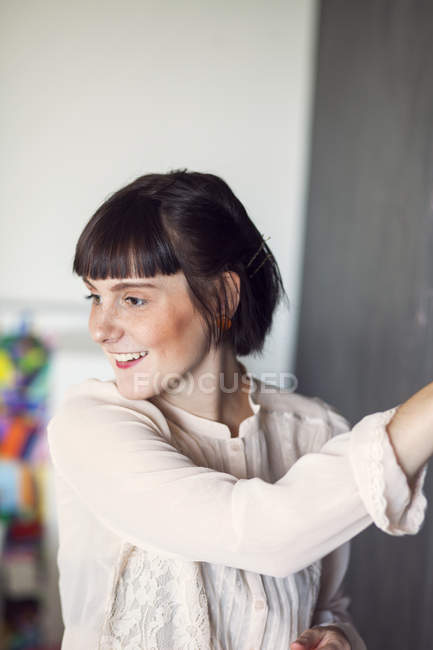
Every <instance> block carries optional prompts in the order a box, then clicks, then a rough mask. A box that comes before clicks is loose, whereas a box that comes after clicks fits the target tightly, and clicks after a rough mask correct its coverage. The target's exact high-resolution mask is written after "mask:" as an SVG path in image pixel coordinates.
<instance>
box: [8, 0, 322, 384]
mask: <svg viewBox="0 0 433 650" xmlns="http://www.w3.org/2000/svg"><path fill="white" fill-rule="evenodd" d="M315 21H316V3H315V2H314V0H248V1H246V0H231V1H229V0H226V1H225V2H224V1H220V2H209V1H206V0H201V1H200V2H199V1H193V0H173V1H170V0H159V1H158V2H156V1H150V0H141V1H138V0H126V1H122V2H120V1H119V2H113V1H111V0H110V1H104V2H102V1H99V2H98V1H96V2H93V3H88V2H84V0H75V1H74V2H66V1H64V2H61V1H60V2H59V0H32V1H29V0H27V1H23V2H19V3H3V4H2V8H1V19H0V25H1V26H0V80H1V87H2V89H3V92H2V102H1V122H0V124H1V136H0V137H1V149H2V154H3V155H2V156H1V159H0V214H1V248H0V277H1V287H0V300H1V301H2V305H3V314H5V312H6V311H7V312H8V313H9V312H11V310H14V309H15V307H16V306H21V305H26V306H30V307H36V309H37V311H36V312H34V313H35V315H36V319H38V318H39V316H38V314H39V313H41V312H45V311H46V306H45V304H44V302H42V301H48V304H49V305H51V303H52V304H53V306H55V307H56V308H58V309H59V310H60V309H61V310H65V309H69V307H70V306H72V307H73V308H74V313H75V314H77V317H76V318H78V321H79V320H80V318H81V323H82V325H80V328H81V329H82V330H83V332H84V334H83V336H84V337H86V336H87V334H86V332H85V328H86V315H87V310H86V308H85V307H84V304H81V303H84V301H83V300H82V296H83V295H84V291H83V286H82V284H81V281H80V280H78V278H75V277H73V276H72V274H71V264H72V258H73V252H74V245H75V242H76V240H77V238H78V236H79V233H80V232H81V230H82V228H83V226H84V224H85V223H86V221H87V220H88V218H89V217H90V216H91V214H92V213H93V211H94V210H95V209H96V207H97V206H98V205H99V204H100V203H101V202H102V201H103V200H104V199H105V198H106V197H107V196H108V195H109V194H110V193H112V192H113V191H114V190H116V189H118V188H119V187H120V186H122V185H124V184H125V183H127V182H129V181H131V180H132V179H134V178H135V177H136V176H138V175H141V174H144V173H147V172H153V171H168V170H169V169H172V168H176V167H187V168H188V169H192V170H198V171H209V172H212V173H216V174H218V175H220V176H222V177H223V178H224V179H225V180H226V181H227V182H228V183H229V185H230V186H231V187H232V188H233V190H234V191H235V193H236V194H237V195H238V197H239V198H240V200H241V201H242V202H243V203H244V204H245V206H246V208H247V210H248V211H249V214H250V216H251V218H252V219H253V221H254V222H255V223H256V224H257V226H258V227H259V230H260V231H261V232H264V233H265V235H266V236H269V235H270V236H271V239H270V241H269V242H268V244H269V245H270V247H271V249H272V250H273V252H274V253H275V255H276V257H277V259H278V261H279V264H280V267H281V271H282V274H283V277H284V280H285V286H286V290H287V293H288V295H289V298H290V301H291V305H292V307H291V311H290V312H288V311H287V309H285V308H281V309H280V311H279V313H278V315H277V319H276V323H275V327H274V331H273V334H272V337H271V338H270V339H269V342H268V345H267V348H266V356H265V359H264V361H263V362H258V361H256V360H252V361H251V362H249V361H248V360H246V361H247V365H248V367H249V368H250V369H251V370H253V371H257V372H258V371H274V372H280V371H287V370H288V369H291V365H292V358H293V352H294V343H295V336H296V324H297V310H298V306H299V290H300V265H301V261H302V245H303V231H304V224H303V208H304V191H305V178H306V174H305V170H306V167H307V164H308V160H307V152H308V137H309V123H310V117H309V116H310V106H311V87H312V61H313V54H314V46H315ZM77 305H78V306H79V307H77ZM88 308H89V307H88V305H87V309H88ZM79 314H81V316H79ZM67 338H68V337H66V339H67ZM83 345H84V344H83Z"/></svg>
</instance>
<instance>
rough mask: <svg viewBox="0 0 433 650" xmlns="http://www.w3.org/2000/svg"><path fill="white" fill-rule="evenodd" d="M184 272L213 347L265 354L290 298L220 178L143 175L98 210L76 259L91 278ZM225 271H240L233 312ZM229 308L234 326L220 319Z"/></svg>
mask: <svg viewBox="0 0 433 650" xmlns="http://www.w3.org/2000/svg"><path fill="white" fill-rule="evenodd" d="M261 245H262V248H260V247H261ZM257 251H259V252H258V254H257V255H255V253H256V252H257ZM254 255H255V257H254V259H253V260H252V258H253V256H254ZM266 256H268V258H267V259H266ZM251 260H252V262H251V264H250V265H248V262H249V261H251ZM259 267H260V268H259ZM178 271H182V272H183V273H184V275H185V278H186V280H187V285H188V291H189V295H190V298H191V301H192V303H193V305H194V307H195V308H196V309H197V310H198V312H199V313H200V314H201V316H202V319H203V322H204V326H205V331H206V338H207V352H209V351H210V349H211V346H212V345H213V346H215V347H218V346H219V345H220V344H221V343H222V342H223V341H224V342H228V343H229V344H230V345H231V346H232V349H233V352H234V354H235V355H239V356H246V355H249V354H253V355H259V356H262V354H263V346H264V342H265V338H266V335H267V334H268V332H269V331H270V329H271V326H272V319H273V314H274V311H275V308H276V306H277V304H278V303H279V302H280V300H281V299H282V298H283V297H285V298H286V299H287V301H288V298H287V295H286V292H285V290H284V286H283V282H282V279H281V275H280V271H279V268H278V265H277V262H276V260H275V258H274V256H273V254H272V253H271V251H270V249H269V247H268V246H267V244H266V243H265V242H264V240H263V238H262V235H261V234H260V232H259V231H258V230H257V228H256V227H255V225H254V224H253V222H252V221H251V219H250V218H249V216H248V214H247V212H246V210H245V208H244V206H243V205H242V203H241V202H240V201H239V199H237V197H236V196H235V195H234V194H233V192H232V190H231V189H230V188H229V186H228V185H227V183H226V182H225V181H223V180H222V179H221V178H220V177H218V176H216V175H214V174H207V173H200V172H193V171H188V170H187V169H178V170H172V171H170V172H167V173H159V174H158V173H154V174H145V175H144V176H139V177H138V178H136V179H135V180H134V181H132V182H131V183H129V184H128V185H126V186H125V187H123V188H121V189H119V190H118V191H116V192H115V193H113V194H112V195H110V196H109V198H108V199H107V200H106V201H105V202H104V203H102V205H101V206H100V207H99V208H98V209H97V210H96V212H95V213H94V215H93V216H92V217H91V218H90V220H89V222H88V223H87V225H86V226H85V228H84V230H83V232H82V233H81V235H80V237H79V240H78V242H77V245H76V249H75V257H74V261H73V273H76V274H77V275H79V276H80V277H82V278H83V279H89V280H92V279H94V280H98V279H106V278H113V279H114V278H116V279H117V278H132V277H139V278H149V277H153V276H155V275H156V274H163V275H172V274H174V273H177V272H178ZM225 271H234V272H236V273H238V275H239V278H240V297H239V304H238V307H237V309H236V312H235V314H230V310H229V302H228V295H227V292H226V286H225V282H224V281H223V277H222V273H224V272H225ZM250 275H251V276H252V277H250ZM224 314H226V315H228V316H229V317H230V318H231V320H232V326H231V328H229V329H222V328H221V327H220V326H219V322H221V321H219V320H218V319H219V318H222V317H223V315H224Z"/></svg>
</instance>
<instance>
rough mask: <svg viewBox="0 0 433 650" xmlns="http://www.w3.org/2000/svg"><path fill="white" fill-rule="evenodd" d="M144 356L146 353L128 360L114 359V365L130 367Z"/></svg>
mask: <svg viewBox="0 0 433 650" xmlns="http://www.w3.org/2000/svg"><path fill="white" fill-rule="evenodd" d="M145 357H147V354H145V355H144V356H140V357H138V358H137V359H130V360H129V361H118V360H117V359H116V366H117V367H118V368H130V367H131V366H135V365H136V364H137V363H140V361H142V360H143V359H144V358H145Z"/></svg>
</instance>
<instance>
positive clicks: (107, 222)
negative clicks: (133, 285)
mask: <svg viewBox="0 0 433 650" xmlns="http://www.w3.org/2000/svg"><path fill="white" fill-rule="evenodd" d="M102 208H103V209H102ZM179 270H181V264H180V262H179V260H178V258H177V256H176V253H175V251H174V248H173V245H172V242H171V240H170V238H169V236H168V233H167V231H166V229H165V226H164V224H163V221H162V219H161V215H160V205H159V202H158V201H155V200H154V199H152V198H149V197H140V196H138V195H136V196H130V197H128V200H125V197H118V198H117V200H113V201H111V202H108V203H106V204H105V205H104V206H101V208H99V210H98V211H97V212H96V213H95V214H94V216H93V218H92V219H91V220H90V221H89V223H88V224H87V226H86V227H85V228H84V230H83V232H82V234H81V236H80V238H79V240H78V243H77V247H76V252H75V258H74V264H73V272H74V273H76V274H77V275H79V276H80V277H82V278H89V279H90V278H91V279H94V280H105V279H106V278H133V277H137V278H149V277H154V276H155V275H157V274H162V275H172V274H174V273H177V272H178V271H179Z"/></svg>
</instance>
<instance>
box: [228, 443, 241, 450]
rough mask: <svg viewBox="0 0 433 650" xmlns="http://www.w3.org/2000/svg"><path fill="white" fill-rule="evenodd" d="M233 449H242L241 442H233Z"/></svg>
mask: <svg viewBox="0 0 433 650" xmlns="http://www.w3.org/2000/svg"><path fill="white" fill-rule="evenodd" d="M231 449H232V451H240V450H241V449H242V447H241V445H240V443H239V442H232V446H231Z"/></svg>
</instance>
